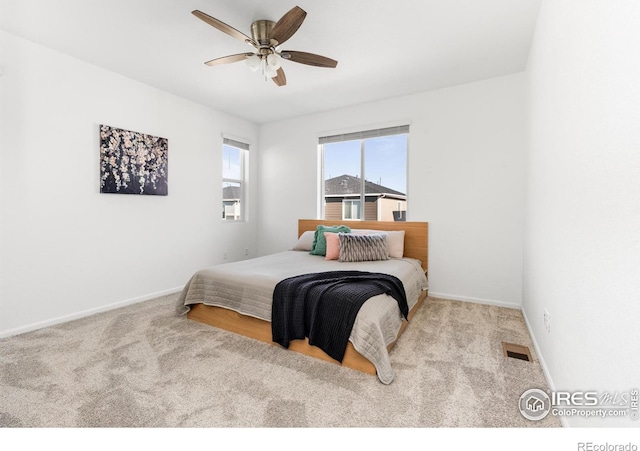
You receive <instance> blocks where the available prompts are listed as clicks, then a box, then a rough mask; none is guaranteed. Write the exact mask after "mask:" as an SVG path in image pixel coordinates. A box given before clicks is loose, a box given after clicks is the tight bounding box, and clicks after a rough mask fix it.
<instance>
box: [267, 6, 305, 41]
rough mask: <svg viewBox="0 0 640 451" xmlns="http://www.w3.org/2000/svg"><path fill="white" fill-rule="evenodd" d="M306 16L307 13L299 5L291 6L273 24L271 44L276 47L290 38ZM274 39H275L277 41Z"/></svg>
mask: <svg viewBox="0 0 640 451" xmlns="http://www.w3.org/2000/svg"><path fill="white" fill-rule="evenodd" d="M305 17H307V13H306V12H305V11H304V10H303V9H302V8H300V7H299V6H294V7H293V8H291V9H290V10H289V12H287V13H286V14H285V15H284V16H282V17H281V18H280V20H279V21H278V22H276V24H275V25H274V26H273V30H271V36H270V38H271V41H272V42H271V44H272V45H273V46H274V47H275V46H277V45H280V44H282V43H284V42H285V41H286V40H288V39H289V38H290V37H291V36H293V35H294V33H295V32H296V31H298V28H300V25H302V22H303V21H304V18H305ZM273 41H275V43H274V42H273Z"/></svg>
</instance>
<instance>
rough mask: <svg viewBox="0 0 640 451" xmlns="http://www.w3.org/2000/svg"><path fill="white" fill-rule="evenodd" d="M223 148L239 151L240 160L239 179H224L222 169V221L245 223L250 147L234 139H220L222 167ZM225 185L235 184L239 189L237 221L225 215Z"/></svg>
mask: <svg viewBox="0 0 640 451" xmlns="http://www.w3.org/2000/svg"><path fill="white" fill-rule="evenodd" d="M225 147H231V148H233V149H237V150H238V151H239V159H240V171H239V172H240V178H239V179H238V178H232V177H224V167H223V168H222V174H221V175H222V183H221V187H222V193H221V194H222V221H223V222H246V221H247V208H246V205H247V192H246V191H247V190H246V186H247V159H248V153H249V147H250V145H249V144H248V143H245V142H242V141H238V140H236V139H232V138H227V137H223V139H222V164H223V165H224V161H225V160H224V155H225ZM225 183H229V184H237V185H239V188H240V199H239V200H238V202H239V204H240V218H239V219H228V218H227V217H226V213H225V204H224V189H225V188H226V187H225Z"/></svg>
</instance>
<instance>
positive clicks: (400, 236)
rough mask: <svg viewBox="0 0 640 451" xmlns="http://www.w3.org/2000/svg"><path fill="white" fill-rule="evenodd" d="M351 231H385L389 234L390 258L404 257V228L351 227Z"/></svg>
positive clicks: (359, 232) (366, 232)
mask: <svg viewBox="0 0 640 451" xmlns="http://www.w3.org/2000/svg"><path fill="white" fill-rule="evenodd" d="M351 233H358V234H370V233H383V234H385V235H387V246H388V247H389V258H402V257H404V230H370V229H351Z"/></svg>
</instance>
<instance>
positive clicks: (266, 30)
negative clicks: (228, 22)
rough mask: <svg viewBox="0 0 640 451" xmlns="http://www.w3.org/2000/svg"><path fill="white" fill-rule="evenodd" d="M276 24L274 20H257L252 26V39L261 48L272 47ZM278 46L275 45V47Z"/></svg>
mask: <svg viewBox="0 0 640 451" xmlns="http://www.w3.org/2000/svg"><path fill="white" fill-rule="evenodd" d="M275 24H276V23H275V22H273V21H272V20H256V21H255V22H253V23H252V24H251V37H252V38H253V40H254V41H256V42H257V43H258V44H260V47H271V46H272V44H271V37H270V36H271V30H273V27H274V25H275ZM275 45H277V43H276V44H274V47H275Z"/></svg>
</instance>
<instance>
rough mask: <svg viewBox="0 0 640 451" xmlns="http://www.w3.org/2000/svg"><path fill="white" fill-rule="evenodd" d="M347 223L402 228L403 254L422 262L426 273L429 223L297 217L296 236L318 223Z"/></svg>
mask: <svg viewBox="0 0 640 451" xmlns="http://www.w3.org/2000/svg"><path fill="white" fill-rule="evenodd" d="M342 224H344V225H348V226H349V227H351V228H352V229H372V230H404V256H405V257H408V258H416V259H418V260H420V261H421V262H422V268H423V269H424V272H425V273H426V272H427V271H428V269H429V223H428V222H414V221H411V222H404V221H398V222H390V221H343V222H339V221H327V220H324V219H298V237H300V236H301V235H302V233H303V232H306V231H309V230H311V231H315V230H316V228H317V227H318V226H319V225H325V226H335V225H342Z"/></svg>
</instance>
